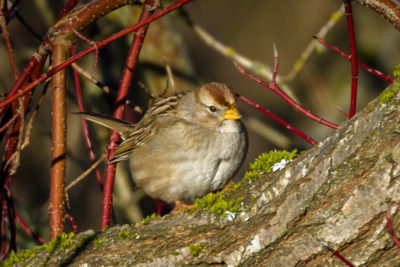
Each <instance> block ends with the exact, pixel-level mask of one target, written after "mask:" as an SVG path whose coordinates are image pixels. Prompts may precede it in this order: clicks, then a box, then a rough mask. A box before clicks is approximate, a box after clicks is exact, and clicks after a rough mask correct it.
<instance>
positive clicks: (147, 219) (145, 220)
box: [140, 213, 160, 225]
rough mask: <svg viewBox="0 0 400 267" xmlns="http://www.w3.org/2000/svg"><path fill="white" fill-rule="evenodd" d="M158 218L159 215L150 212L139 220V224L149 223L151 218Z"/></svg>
mask: <svg viewBox="0 0 400 267" xmlns="http://www.w3.org/2000/svg"><path fill="white" fill-rule="evenodd" d="M158 218H160V215H157V214H155V213H153V214H151V215H148V216H147V217H146V218H144V219H143V220H142V221H141V222H140V224H141V225H147V224H149V223H150V221H151V220H155V219H158Z"/></svg>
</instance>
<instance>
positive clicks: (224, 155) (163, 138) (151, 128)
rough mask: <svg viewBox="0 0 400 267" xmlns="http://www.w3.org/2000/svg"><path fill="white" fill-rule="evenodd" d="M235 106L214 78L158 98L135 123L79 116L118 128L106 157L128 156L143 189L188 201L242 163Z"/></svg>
mask: <svg viewBox="0 0 400 267" xmlns="http://www.w3.org/2000/svg"><path fill="white" fill-rule="evenodd" d="M235 105H236V96H235V94H234V92H233V91H232V89H231V88H229V87H228V86H227V85H225V84H222V83H215V82H214V83H209V84H206V85H203V86H201V87H199V88H197V89H195V90H192V91H187V92H183V93H178V94H175V95H172V96H169V97H166V98H163V99H161V100H159V101H157V102H156V103H155V104H154V105H153V106H152V107H151V108H150V109H149V110H148V111H147V112H146V114H145V115H144V116H143V118H142V120H141V121H140V122H139V123H137V124H130V123H127V122H125V121H121V120H117V119H114V118H109V117H104V116H102V115H98V114H90V113H80V115H81V116H83V117H84V118H86V119H88V120H90V121H93V122H96V123H99V124H101V125H103V126H106V127H108V128H111V129H114V130H116V131H118V132H119V133H120V135H121V137H122V139H123V141H122V143H121V144H120V145H119V147H118V148H117V150H116V152H115V155H114V157H113V158H112V159H111V162H112V163H116V162H119V161H122V160H126V159H129V161H130V162H129V164H130V169H131V172H132V176H133V180H134V181H135V183H136V184H137V185H138V186H141V187H142V188H143V189H144V191H145V192H146V194H148V195H149V196H151V197H153V198H158V199H161V200H164V201H166V202H173V201H177V200H180V201H184V202H192V201H193V200H194V199H195V198H197V197H201V196H204V195H205V194H207V193H210V192H214V191H217V190H219V189H221V188H223V187H224V186H225V185H226V184H227V183H228V182H229V181H230V180H231V179H232V178H233V175H234V174H235V173H236V171H237V170H238V169H239V167H240V165H241V164H242V162H243V159H244V157H245V155H246V152H247V145H248V137H247V131H246V128H245V127H244V125H243V123H242V122H241V121H240V120H239V118H240V117H241V116H240V114H239V113H238V111H237V109H236V108H235Z"/></svg>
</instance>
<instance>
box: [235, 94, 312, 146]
mask: <svg viewBox="0 0 400 267" xmlns="http://www.w3.org/2000/svg"><path fill="white" fill-rule="evenodd" d="M238 98H239V99H240V100H242V101H243V102H245V103H247V104H249V105H250V106H252V107H254V108H256V109H258V110H259V111H261V112H263V113H264V114H266V115H268V116H269V117H271V118H272V119H274V120H275V121H277V122H278V123H280V124H282V125H283V126H285V127H286V128H287V129H288V130H289V131H292V132H294V133H295V134H297V135H298V136H300V137H301V138H303V139H304V140H306V141H307V142H308V143H310V144H311V145H313V146H315V145H316V144H318V143H317V142H316V141H315V140H314V139H312V138H311V137H309V136H308V135H306V134H304V133H303V132H302V131H300V130H299V129H297V128H295V127H293V126H292V125H290V124H289V123H287V122H285V121H284V120H282V119H281V118H279V117H278V116H276V115H274V114H273V113H271V112H270V111H269V110H267V109H265V108H263V107H261V106H260V105H258V104H256V103H254V102H253V101H251V100H249V99H247V98H246V97H244V96H241V95H238Z"/></svg>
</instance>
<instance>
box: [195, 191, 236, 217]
mask: <svg viewBox="0 0 400 267" xmlns="http://www.w3.org/2000/svg"><path fill="white" fill-rule="evenodd" d="M227 196H229V194H228V195H227V194H224V193H223V192H216V193H210V194H208V195H206V196H204V197H202V198H198V199H196V201H195V202H194V205H193V208H192V209H191V210H196V209H199V210H200V211H205V210H209V211H211V212H212V213H213V214H217V215H221V216H222V217H223V218H225V217H226V216H227V214H226V213H225V212H226V211H229V212H238V211H240V208H241V203H242V202H243V200H244V198H243V197H239V198H237V199H232V200H226V198H227Z"/></svg>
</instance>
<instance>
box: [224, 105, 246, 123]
mask: <svg viewBox="0 0 400 267" xmlns="http://www.w3.org/2000/svg"><path fill="white" fill-rule="evenodd" d="M221 116H222V117H223V118H224V119H227V120H237V119H240V118H241V117H242V116H241V115H240V114H239V111H238V110H237V109H236V108H235V107H234V106H231V108H230V109H228V110H227V111H225V113H224V114H222V115H221Z"/></svg>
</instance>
